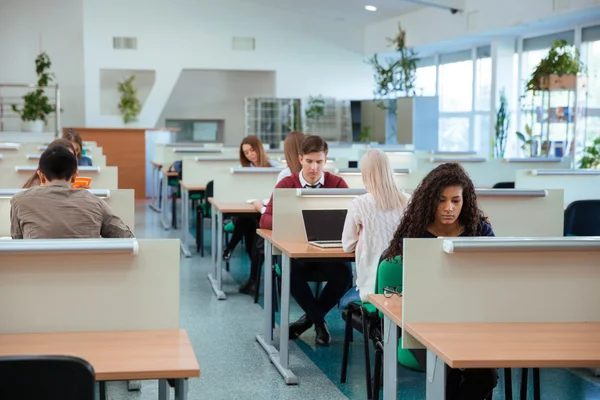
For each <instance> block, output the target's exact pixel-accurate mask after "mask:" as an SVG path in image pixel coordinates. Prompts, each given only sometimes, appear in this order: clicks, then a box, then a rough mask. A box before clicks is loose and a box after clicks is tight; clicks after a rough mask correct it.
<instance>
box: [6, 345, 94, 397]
mask: <svg viewBox="0 0 600 400" xmlns="http://www.w3.org/2000/svg"><path fill="white" fill-rule="evenodd" d="M94 386H95V374H94V368H93V367H92V366H91V365H90V364H89V363H88V362H87V361H85V360H82V359H81V358H77V357H68V356H10V357H0V398H2V399H22V400H34V399H35V400H37V399H61V400H94V396H95V392H94V390H95V387H94Z"/></svg>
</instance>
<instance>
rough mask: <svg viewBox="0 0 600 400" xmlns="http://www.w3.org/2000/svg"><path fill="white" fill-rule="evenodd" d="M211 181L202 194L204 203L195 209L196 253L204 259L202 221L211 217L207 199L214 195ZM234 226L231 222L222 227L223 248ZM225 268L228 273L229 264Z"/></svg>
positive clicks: (210, 208)
mask: <svg viewBox="0 0 600 400" xmlns="http://www.w3.org/2000/svg"><path fill="white" fill-rule="evenodd" d="M213 187H214V184H213V181H210V182H208V183H207V184H206V191H205V192H204V196H202V195H199V196H201V197H204V201H201V202H200V204H199V205H198V207H197V208H196V251H198V252H200V256H201V257H204V219H205V218H211V217H212V207H211V205H210V203H209V202H208V198H210V197H213V193H214V189H213ZM233 229H234V225H233V223H232V222H228V223H226V224H224V226H223V234H224V237H225V246H227V244H228V243H229V235H230V234H232V233H233ZM225 268H226V270H227V271H229V262H227V263H226V264H225Z"/></svg>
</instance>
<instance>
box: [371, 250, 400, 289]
mask: <svg viewBox="0 0 600 400" xmlns="http://www.w3.org/2000/svg"><path fill="white" fill-rule="evenodd" d="M387 286H393V287H398V286H400V291H402V260H401V259H400V257H395V258H394V259H393V260H381V262H380V263H379V267H377V280H376V281H375V293H376V294H382V293H383V288H384V287H387Z"/></svg>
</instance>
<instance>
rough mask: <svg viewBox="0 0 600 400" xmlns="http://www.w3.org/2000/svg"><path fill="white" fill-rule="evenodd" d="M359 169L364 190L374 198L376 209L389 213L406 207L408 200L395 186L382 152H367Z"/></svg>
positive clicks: (386, 158) (389, 167) (388, 161)
mask: <svg viewBox="0 0 600 400" xmlns="http://www.w3.org/2000/svg"><path fill="white" fill-rule="evenodd" d="M360 167H361V170H362V179H363V183H364V185H365V188H366V189H367V192H369V193H371V194H372V195H373V197H374V198H375V205H376V206H377V208H378V209H380V210H384V211H391V210H395V209H398V208H402V207H405V206H406V204H407V203H408V198H407V197H406V195H405V194H404V193H402V191H400V190H399V189H398V187H397V186H396V182H395V181H394V171H393V170H392V167H391V165H390V160H389V159H388V157H387V155H386V154H385V153H384V152H383V151H381V150H379V149H371V150H369V151H367V152H366V154H365V155H364V156H363V158H362V160H361V164H360Z"/></svg>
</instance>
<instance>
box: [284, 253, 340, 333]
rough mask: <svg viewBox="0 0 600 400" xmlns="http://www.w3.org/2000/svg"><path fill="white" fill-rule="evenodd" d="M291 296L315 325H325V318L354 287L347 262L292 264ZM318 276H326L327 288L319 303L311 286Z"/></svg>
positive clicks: (293, 261) (298, 262)
mask: <svg viewBox="0 0 600 400" xmlns="http://www.w3.org/2000/svg"><path fill="white" fill-rule="evenodd" d="M291 267H292V268H291V271H290V278H291V279H290V285H291V286H290V292H291V294H292V297H294V299H295V300H296V302H297V303H298V304H299V305H300V307H301V308H302V309H303V310H304V312H305V313H306V315H307V317H308V318H309V319H310V320H311V321H312V322H314V323H320V322H324V321H325V315H326V314H327V313H328V312H329V310H331V309H332V308H333V307H335V305H336V304H337V303H338V302H339V301H340V299H341V298H342V297H343V296H344V294H346V292H347V291H348V289H350V286H351V285H352V267H351V265H350V263H348V262H326V261H321V262H302V261H297V260H292V266H291ZM316 274H319V275H324V276H325V277H326V280H327V284H326V285H325V288H324V289H323V290H322V291H321V294H320V295H319V298H318V299H316V298H315V296H314V294H313V292H312V291H311V290H310V286H309V285H308V282H310V281H311V280H314V278H313V277H314V276H315V275H316Z"/></svg>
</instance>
